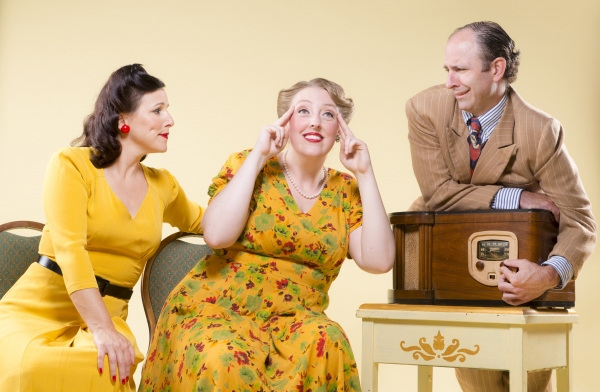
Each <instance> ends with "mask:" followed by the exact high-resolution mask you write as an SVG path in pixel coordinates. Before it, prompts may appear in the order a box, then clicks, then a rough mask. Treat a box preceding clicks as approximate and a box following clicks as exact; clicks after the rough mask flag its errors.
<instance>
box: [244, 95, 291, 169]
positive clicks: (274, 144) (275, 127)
mask: <svg viewBox="0 0 600 392" xmlns="http://www.w3.org/2000/svg"><path fill="white" fill-rule="evenodd" d="M293 113H294V107H293V106H292V107H290V108H289V109H288V111H287V112H285V113H284V114H283V116H281V117H280V118H279V119H278V120H277V121H275V122H274V123H273V124H271V125H265V126H264V127H263V129H262V131H261V132H260V135H259V136H258V140H257V142H256V145H255V146H254V151H256V152H258V153H260V154H261V155H262V156H263V157H264V159H265V160H266V159H269V158H271V157H274V156H275V155H277V154H279V153H280V152H281V151H282V150H283V149H284V147H285V146H286V144H287V142H288V139H289V133H288V130H287V127H286V125H287V123H288V122H289V121H290V118H291V117H292V114H293Z"/></svg>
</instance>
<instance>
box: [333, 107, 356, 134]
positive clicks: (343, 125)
mask: <svg viewBox="0 0 600 392" xmlns="http://www.w3.org/2000/svg"><path fill="white" fill-rule="evenodd" d="M337 118H338V122H339V123H340V131H342V132H343V133H344V136H352V137H354V134H353V133H352V131H351V130H350V127H349V126H348V124H346V121H344V117H343V116H342V113H339V112H338V114H337Z"/></svg>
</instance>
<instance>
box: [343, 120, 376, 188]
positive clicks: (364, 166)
mask: <svg viewBox="0 0 600 392" xmlns="http://www.w3.org/2000/svg"><path fill="white" fill-rule="evenodd" d="M337 119H338V122H339V124H340V128H339V135H340V161H341V162H342V165H344V167H345V168H346V169H348V170H349V171H351V172H352V174H354V175H355V176H356V177H358V176H360V175H361V174H365V173H368V172H369V171H370V170H371V157H370V155H369V149H368V148H367V145H366V144H365V142H363V141H362V140H359V139H357V138H356V137H355V136H354V134H353V133H352V131H351V130H350V128H349V127H348V124H346V122H345V121H344V119H343V117H342V115H341V114H340V113H338V114H337Z"/></svg>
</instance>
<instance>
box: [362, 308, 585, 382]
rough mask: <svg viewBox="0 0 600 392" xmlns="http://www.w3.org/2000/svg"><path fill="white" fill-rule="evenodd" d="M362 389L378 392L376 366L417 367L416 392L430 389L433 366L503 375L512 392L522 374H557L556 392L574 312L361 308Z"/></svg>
mask: <svg viewBox="0 0 600 392" xmlns="http://www.w3.org/2000/svg"><path fill="white" fill-rule="evenodd" d="M356 315H357V317H360V318H362V328H363V332H362V341H363V345H362V374H361V379H362V382H361V384H362V389H363V391H364V392H375V391H377V368H378V364H379V363H395V364H401V365H416V366H418V367H419V371H418V377H419V381H418V385H419V387H418V390H419V392H431V391H432V382H433V367H434V366H440V367H454V368H457V367H462V368H475V369H497V370H508V371H509V372H510V390H511V392H520V391H527V372H528V371H534V370H542V369H557V384H558V385H557V387H558V391H559V392H565V391H572V390H573V387H572V384H573V376H572V374H573V373H572V369H571V367H570V364H571V363H572V358H573V357H572V356H573V353H572V350H571V347H572V333H571V331H572V326H573V323H576V322H577V321H578V316H577V313H576V312H575V311H574V310H572V309H570V310H562V309H548V310H535V309H530V308H524V307H503V308H476V307H462V306H434V305H400V304H365V305H361V306H360V308H359V309H358V311H357V312H356Z"/></svg>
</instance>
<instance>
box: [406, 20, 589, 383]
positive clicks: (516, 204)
mask: <svg viewBox="0 0 600 392" xmlns="http://www.w3.org/2000/svg"><path fill="white" fill-rule="evenodd" d="M519 54H520V52H519V51H517V50H516V49H515V47H514V41H513V40H512V39H511V38H510V37H509V36H508V34H507V33H506V32H505V31H504V30H503V29H502V27H500V26H499V25H498V24H496V23H493V22H475V23H471V24H469V25H466V26H464V27H461V28H459V29H457V30H456V31H455V32H454V33H453V34H452V35H451V36H450V38H449V40H448V43H447V45H446V51H445V64H444V67H445V68H446V70H447V71H448V77H447V80H446V85H445V86H444V85H439V86H434V87H431V88H429V89H427V90H425V91H422V92H421V93H419V94H417V95H416V96H414V97H413V98H411V99H410V100H409V101H408V102H407V104H406V114H407V117H408V125H409V135H408V138H409V141H410V146H411V155H412V163H413V170H414V172H415V176H416V178H417V181H418V183H419V187H420V189H421V193H422V196H421V197H420V198H419V199H417V200H416V201H415V202H414V203H413V205H412V206H411V210H422V211H423V210H428V211H464V210H482V209H490V208H492V209H517V208H541V209H545V210H549V211H551V212H552V213H553V214H554V216H555V218H556V220H557V221H558V222H559V235H558V240H557V244H556V246H555V247H554V249H553V250H552V252H551V253H550V256H549V259H548V260H547V261H545V262H544V263H542V264H541V265H538V264H536V263H533V262H531V261H529V260H506V261H505V262H504V265H505V266H504V267H501V273H502V275H501V276H500V278H499V284H498V289H500V290H501V291H502V292H503V297H502V299H503V300H504V301H505V302H507V303H509V304H511V305H520V304H523V303H525V302H528V301H530V300H532V299H534V298H536V297H538V296H540V295H541V294H542V293H544V292H545V291H546V290H548V289H551V288H559V289H561V288H563V287H564V286H565V285H566V284H567V283H568V282H569V280H571V279H575V278H576V277H577V274H578V273H579V271H580V270H581V267H582V265H583V262H584V261H585V259H586V258H587V257H588V256H589V255H590V254H591V253H592V251H593V249H594V244H595V241H596V224H595V222H594V218H593V216H592V211H591V204H590V201H589V199H588V197H587V195H586V193H585V190H584V189H583V184H582V183H581V180H580V178H579V175H578V172H577V167H576V166H575V163H574V162H573V160H572V159H571V157H570V156H569V155H568V153H567V149H566V147H565V145H564V144H563V139H564V132H563V129H562V126H561V125H560V123H559V122H558V121H557V120H555V119H554V118H552V117H550V116H549V115H548V114H546V113H544V112H542V111H540V110H538V109H536V108H534V107H532V106H531V105H529V104H528V103H526V102H525V101H524V100H523V99H522V98H521V97H520V96H519V95H518V94H517V92H516V91H515V90H514V89H513V88H512V87H511V83H512V82H514V80H515V79H516V77H517V71H518V66H519ZM508 267H511V269H509V268H508ZM513 270H514V271H515V272H513ZM456 374H457V378H458V381H459V383H460V384H461V387H462V388H463V390H465V391H473V392H475V391H477V392H480V391H485V392H488V391H508V372H500V371H487V370H471V369H457V371H456ZM550 376H551V371H541V372H535V373H530V374H529V377H528V390H529V391H544V390H546V388H547V387H549V380H550Z"/></svg>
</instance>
